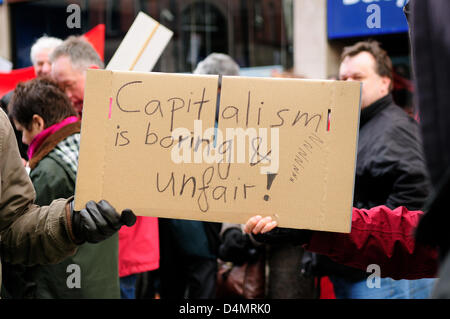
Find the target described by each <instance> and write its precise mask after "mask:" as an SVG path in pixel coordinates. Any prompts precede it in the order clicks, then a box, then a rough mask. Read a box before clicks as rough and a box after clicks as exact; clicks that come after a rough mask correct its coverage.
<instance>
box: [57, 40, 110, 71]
mask: <svg viewBox="0 0 450 319" xmlns="http://www.w3.org/2000/svg"><path fill="white" fill-rule="evenodd" d="M61 56H67V57H69V58H70V62H71V63H72V66H73V67H74V68H76V69H78V70H81V71H84V70H86V69H87V68H88V67H89V66H90V65H93V64H94V65H96V66H98V67H99V68H101V69H103V68H104V67H105V65H104V63H103V61H102V60H101V59H100V56H99V55H98V53H97V51H95V49H94V48H93V46H92V45H91V44H90V43H89V42H88V41H86V40H85V39H84V38H83V37H76V36H70V37H68V38H67V39H66V40H65V41H64V42H63V43H62V44H61V45H59V46H58V47H56V49H55V50H54V51H53V52H52V54H51V55H50V61H51V62H52V63H53V62H54V61H55V60H56V59H58V58H59V57H61Z"/></svg>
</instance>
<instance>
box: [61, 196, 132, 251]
mask: <svg viewBox="0 0 450 319" xmlns="http://www.w3.org/2000/svg"><path fill="white" fill-rule="evenodd" d="M69 210H70V222H71V229H72V234H73V237H74V238H73V239H74V241H75V243H77V244H83V243H85V242H88V243H98V242H100V241H102V240H104V239H106V238H108V237H110V236H111V235H113V234H114V233H115V232H116V231H118V230H119V229H120V228H121V227H122V226H123V225H126V226H128V227H130V226H133V225H134V224H135V222H136V215H135V214H134V213H133V212H132V211H131V210H130V209H125V210H124V211H123V212H122V215H119V214H118V213H117V211H116V210H115V209H114V207H112V206H111V205H110V204H109V203H108V202H107V201H106V200H101V201H99V202H98V203H96V202H94V201H89V202H88V203H87V204H86V207H85V208H84V209H82V210H81V211H75V210H74V209H73V201H71V202H70V203H69Z"/></svg>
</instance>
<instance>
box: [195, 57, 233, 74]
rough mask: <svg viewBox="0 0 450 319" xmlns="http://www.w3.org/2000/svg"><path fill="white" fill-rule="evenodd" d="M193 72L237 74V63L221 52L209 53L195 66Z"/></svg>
mask: <svg viewBox="0 0 450 319" xmlns="http://www.w3.org/2000/svg"><path fill="white" fill-rule="evenodd" d="M193 73H194V74H217V75H239V65H238V64H237V63H236V62H235V61H234V60H233V59H232V58H231V57H230V56H229V55H226V54H223V53H211V54H210V55H208V56H207V57H206V58H205V59H204V60H203V61H200V62H199V63H198V64H197V67H196V68H195V70H194V72H193Z"/></svg>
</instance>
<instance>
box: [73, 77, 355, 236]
mask: <svg viewBox="0 0 450 319" xmlns="http://www.w3.org/2000/svg"><path fill="white" fill-rule="evenodd" d="M86 88H87V90H86V95H85V105H84V115H83V125H82V140H81V149H80V163H79V172H78V177H77V189H76V205H79V206H80V207H82V206H83V205H84V204H85V202H86V201H87V200H90V199H94V200H95V199H102V198H104V199H107V200H109V201H110V202H111V203H112V204H113V205H114V206H115V207H117V208H118V209H119V210H120V209H124V208H131V209H133V210H134V211H135V212H136V213H137V214H140V215H148V216H162V217H171V218H184V219H198V220H209V221H229V222H238V223H243V222H245V221H246V219H248V217H250V216H253V215H254V214H270V215H274V216H276V217H277V219H278V220H279V223H280V225H285V226H289V227H296V228H311V229H323V230H340V231H347V230H348V229H349V225H350V214H351V202H352V191H353V175H354V161H355V154H356V139H357V122H358V116H359V113H358V112H359V91H360V87H359V84H358V83H352V84H348V83H343V82H330V81H307V80H296V79H286V80H284V79H283V80H281V79H258V78H243V77H224V78H223V80H222V87H221V90H220V91H218V89H217V88H218V77H217V76H193V75H178V74H164V73H149V74H144V73H142V74H141V73H127V72H108V71H98V70H97V71H90V72H89V76H88V79H87V87H86ZM218 101H220V103H219V104H220V105H217V104H218ZM216 119H217V120H216ZM330 121H331V123H332V125H331V126H330ZM330 127H331V128H332V129H330ZM94 151H95V155H94V154H92V152H94ZM336 193H339V194H338V195H336Z"/></svg>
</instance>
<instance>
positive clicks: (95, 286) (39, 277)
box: [27, 122, 120, 299]
mask: <svg viewBox="0 0 450 319" xmlns="http://www.w3.org/2000/svg"><path fill="white" fill-rule="evenodd" d="M79 132H80V122H76V123H72V124H69V125H67V126H65V127H63V128H62V129H60V130H59V131H57V132H56V133H54V134H53V135H51V136H49V137H48V138H47V139H46V140H45V141H44V143H43V144H42V145H41V146H40V147H39V149H38V150H37V151H36V152H35V154H34V155H33V158H32V159H31V160H30V167H31V172H30V177H31V180H32V182H33V185H34V188H35V190H36V204H38V205H48V204H49V203H50V202H51V201H52V200H53V199H55V198H68V197H71V196H73V194H74V191H75V178H76V169H77V164H78V150H79V138H80V134H79ZM118 251H119V236H118V233H116V234H115V235H113V236H112V237H111V238H108V239H106V240H104V241H102V242H100V243H97V244H90V243H86V244H83V245H81V246H80V247H79V248H78V251H77V253H76V254H75V255H74V256H71V257H69V258H67V259H65V260H64V261H62V262H61V263H59V264H56V265H46V266H35V267H33V268H32V269H28V271H30V272H31V275H30V273H29V274H28V275H27V277H28V278H31V279H32V281H33V282H34V283H35V284H36V287H35V295H34V297H35V298H39V299H42V298H58V299H60V298H68V299H86V298H89V299H93V298H96V299H99V298H102V299H103V298H108V299H112V298H120V288H119V270H118V267H119V266H118V259H119V257H118Z"/></svg>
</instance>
